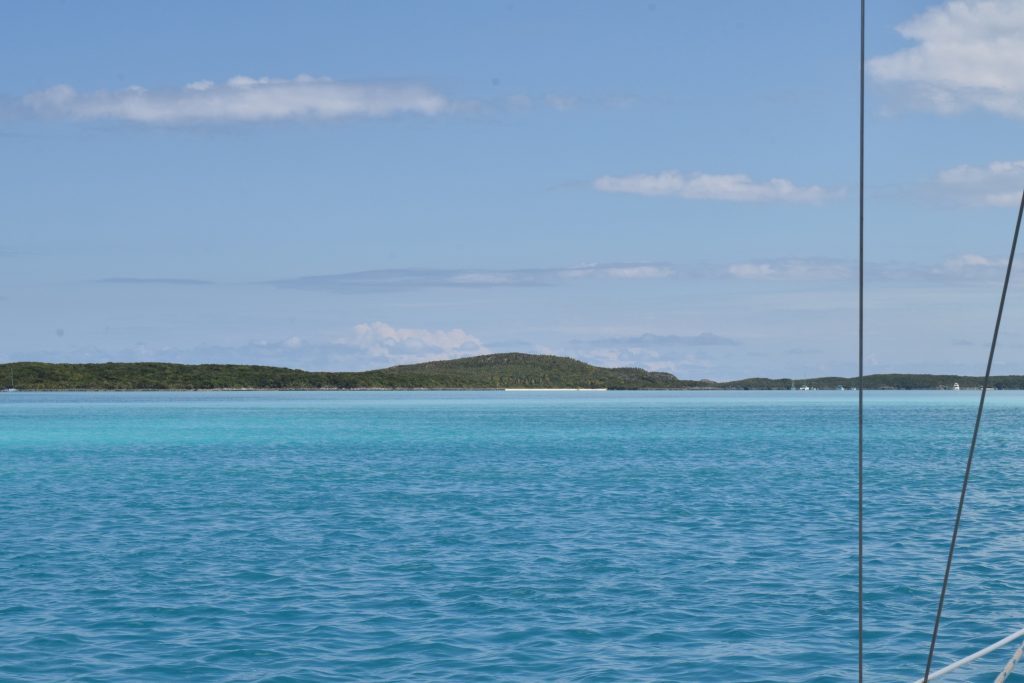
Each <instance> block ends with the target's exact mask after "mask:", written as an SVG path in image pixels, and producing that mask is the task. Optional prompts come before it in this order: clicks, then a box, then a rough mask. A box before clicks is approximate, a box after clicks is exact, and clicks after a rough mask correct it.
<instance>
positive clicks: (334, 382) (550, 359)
mask: <svg viewBox="0 0 1024 683" xmlns="http://www.w3.org/2000/svg"><path fill="white" fill-rule="evenodd" d="M0 377H3V378H5V379H6V378H8V377H10V378H11V382H12V385H13V386H12V387H11V388H14V389H17V390H18V391H203V390H207V391H208V390H222V391H245V390H294V391H300V390H322V391H329V390H337V391H341V390H350V391H352V390H408V389H424V390H429V389H433V390H443V389H464V390H472V389H476V390H482V389H489V390H501V389H520V390H521V389H606V390H619V391H627V390H643V389H728V390H791V389H797V390H799V389H806V390H836V389H840V388H845V389H854V388H856V386H857V378H856V377H852V378H851V377H817V378H805V379H796V378H780V379H769V378H760V377H755V378H750V379H741V380H734V381H727V382H715V381H712V380H707V379H698V380H691V379H679V378H678V377H676V376H675V375H672V374H670V373H667V372H651V371H648V370H643V369H641V368H604V367H599V366H596V365H590V364H588V363H584V362H582V361H579V360H575V359H573V358H565V357H561V356H548V355H537V354H529V353H495V354H488V355H484V356H474V357H470V358H458V359H455V360H439V361H430V362H427V363H416V364H413V365H396V366H393V367H389V368H383V369H379V370H366V371H362V372H311V371H307V370H294V369H290V368H280V367H269V366H261V365H212V364H203V365H186V364H179V363H38V362H20V363H7V364H0ZM981 383H982V378H980V377H971V376H964V375H920V374H916V375H915V374H887V375H868V376H866V377H865V378H864V387H865V388H866V389H952V388H953V387H954V386H958V387H960V388H961V389H964V390H969V389H978V388H980V387H981ZM991 386H992V387H993V388H995V389H1024V376H1022V375H1001V376H997V377H993V378H992V381H991Z"/></svg>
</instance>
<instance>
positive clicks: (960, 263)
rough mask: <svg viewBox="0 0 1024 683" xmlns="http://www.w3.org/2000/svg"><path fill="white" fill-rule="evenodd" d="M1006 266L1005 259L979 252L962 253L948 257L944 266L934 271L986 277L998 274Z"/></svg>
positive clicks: (945, 273) (941, 273) (936, 272)
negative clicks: (1001, 259)
mask: <svg viewBox="0 0 1024 683" xmlns="http://www.w3.org/2000/svg"><path fill="white" fill-rule="evenodd" d="M1005 267H1006V262H1005V261H1003V262H1000V261H996V260H994V259H990V258H986V257H984V256H979V255H978V254H961V255H960V256H956V257H954V258H951V259H947V260H946V262H945V263H943V264H942V266H940V267H938V268H935V269H933V273H934V274H935V275H966V276H968V277H982V278H984V277H987V276H993V275H995V274H997V273H998V272H1000V271H1002V269H1003V268H1005Z"/></svg>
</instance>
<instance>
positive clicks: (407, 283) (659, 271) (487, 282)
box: [266, 263, 675, 292]
mask: <svg viewBox="0 0 1024 683" xmlns="http://www.w3.org/2000/svg"><path fill="white" fill-rule="evenodd" d="M674 274H675V270H674V269H673V268H672V267H671V266H670V265H668V264H664V263H603V264H593V265H584V266H572V267H568V268H519V269H506V270H500V269H495V270H489V269H478V270H469V269H466V270H443V269H434V268H396V269H390V270H363V271H357V272H352V273H337V274H334V275H310V276H305V277H295V278H286V279H282V280H272V281H270V282H268V283H266V284H271V285H274V286H276V287H280V288H284V289H306V290H319V291H334V292H388V291H399V290H409V289H420V288H428V287H450V288H489V287H543V286H550V285H555V284H561V283H566V282H572V281H578V280H583V279H613V280H648V279H658V278H667V277H671V276H672V275H674Z"/></svg>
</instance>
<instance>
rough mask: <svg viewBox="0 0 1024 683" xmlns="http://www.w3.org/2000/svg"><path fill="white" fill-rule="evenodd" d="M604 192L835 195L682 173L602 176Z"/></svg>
mask: <svg viewBox="0 0 1024 683" xmlns="http://www.w3.org/2000/svg"><path fill="white" fill-rule="evenodd" d="M594 188H596V189H597V190H600V191H601V192H619V193H625V194H638V195H645V196H648V197H658V196H668V197H682V198H684V199H711V200H718V201H727V202H804V203H807V202H820V201H822V200H824V199H826V198H828V197H829V196H830V195H832V194H835V193H831V192H829V191H828V190H826V189H825V188H823V187H819V186H817V185H809V186H799V185H796V184H795V183H793V182H792V181H790V180H786V179H784V178H772V179H770V180H766V181H763V182H756V181H754V180H753V179H751V178H750V176H748V175H744V174H727V175H714V174H709V173H685V174H684V173H680V172H679V171H663V172H661V173H657V174H653V175H652V174H640V175H628V176H602V177H600V178H598V179H597V180H595V181H594Z"/></svg>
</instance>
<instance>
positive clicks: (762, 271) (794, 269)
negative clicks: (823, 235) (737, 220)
mask: <svg viewBox="0 0 1024 683" xmlns="http://www.w3.org/2000/svg"><path fill="white" fill-rule="evenodd" d="M725 271H726V273H728V275H729V276H731V277H734V278H739V279H741V280H843V279H847V278H850V277H852V276H853V272H854V271H853V269H852V268H851V267H850V265H849V264H848V263H846V262H844V261H839V260H835V259H770V260H764V261H747V262H743V263H734V264H731V265H729V266H727V267H726V269H725Z"/></svg>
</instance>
